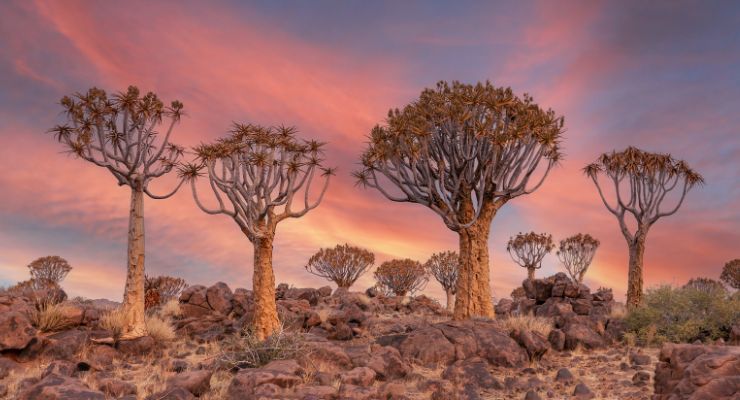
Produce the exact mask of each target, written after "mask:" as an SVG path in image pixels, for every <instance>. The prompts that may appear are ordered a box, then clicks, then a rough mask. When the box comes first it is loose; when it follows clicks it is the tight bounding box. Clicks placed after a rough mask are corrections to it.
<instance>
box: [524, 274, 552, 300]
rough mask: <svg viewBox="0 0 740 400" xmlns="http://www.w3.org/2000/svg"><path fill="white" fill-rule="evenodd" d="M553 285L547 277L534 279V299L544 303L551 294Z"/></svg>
mask: <svg viewBox="0 0 740 400" xmlns="http://www.w3.org/2000/svg"><path fill="white" fill-rule="evenodd" d="M553 285H554V282H551V281H549V280H548V279H535V280H534V299H535V300H537V303H538V304H542V303H544V302H545V301H546V300H547V299H549V298H550V297H551V296H552V287H553ZM525 290H526V289H525Z"/></svg>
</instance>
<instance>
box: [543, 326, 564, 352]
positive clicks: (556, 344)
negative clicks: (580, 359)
mask: <svg viewBox="0 0 740 400" xmlns="http://www.w3.org/2000/svg"><path fill="white" fill-rule="evenodd" d="M547 341H548V342H550V346H552V348H553V349H555V350H557V351H563V350H564V349H565V333H564V332H563V331H561V330H560V329H553V330H551V331H550V334H549V335H548V336H547Z"/></svg>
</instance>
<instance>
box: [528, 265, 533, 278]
mask: <svg viewBox="0 0 740 400" xmlns="http://www.w3.org/2000/svg"><path fill="white" fill-rule="evenodd" d="M527 279H529V280H533V279H534V267H530V268H527Z"/></svg>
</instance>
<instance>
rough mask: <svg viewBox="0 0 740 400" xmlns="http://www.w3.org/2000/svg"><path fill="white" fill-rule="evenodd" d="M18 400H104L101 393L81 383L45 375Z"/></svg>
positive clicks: (71, 379) (19, 396)
mask: <svg viewBox="0 0 740 400" xmlns="http://www.w3.org/2000/svg"><path fill="white" fill-rule="evenodd" d="M17 399H18V400H39V399H43V400H68V399H80V400H82V399H84V400H105V395H104V394H103V392H100V391H97V390H91V389H89V388H88V387H86V386H85V385H84V384H83V383H82V382H81V381H79V380H77V379H74V378H70V377H66V376H61V375H57V374H50V375H47V376H46V377H45V378H44V379H42V380H41V381H39V382H38V383H36V384H34V385H31V386H30V387H28V388H27V389H25V390H23V391H22V392H21V393H20V394H19V395H18V397H17Z"/></svg>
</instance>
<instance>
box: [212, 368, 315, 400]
mask: <svg viewBox="0 0 740 400" xmlns="http://www.w3.org/2000/svg"><path fill="white" fill-rule="evenodd" d="M300 383H302V379H301V378H300V377H298V376H297V375H293V374H288V373H285V372H280V371H271V370H267V369H264V368H260V369H246V370H241V371H239V372H238V373H237V374H236V375H235V376H234V378H233V379H232V380H231V384H229V388H228V390H227V393H226V398H227V399H233V400H237V399H244V398H249V395H257V394H258V389H259V387H260V386H265V385H268V384H269V385H274V386H275V387H276V388H278V389H279V388H290V387H294V386H297V385H298V384H300ZM269 388H270V387H269V386H268V387H267V388H265V389H269Z"/></svg>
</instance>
